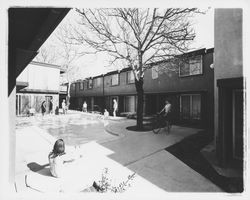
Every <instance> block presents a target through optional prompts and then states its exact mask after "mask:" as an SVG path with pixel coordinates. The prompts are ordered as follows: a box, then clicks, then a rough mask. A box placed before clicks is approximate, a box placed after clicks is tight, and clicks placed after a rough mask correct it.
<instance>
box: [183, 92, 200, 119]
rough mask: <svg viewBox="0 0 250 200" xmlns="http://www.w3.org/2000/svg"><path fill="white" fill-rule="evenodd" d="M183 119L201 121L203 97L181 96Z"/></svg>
mask: <svg viewBox="0 0 250 200" xmlns="http://www.w3.org/2000/svg"><path fill="white" fill-rule="evenodd" d="M180 111H181V117H182V119H192V120H199V119H200V116H201V95H200V94H184V95H181V96H180Z"/></svg>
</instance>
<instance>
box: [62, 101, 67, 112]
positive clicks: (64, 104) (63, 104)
mask: <svg viewBox="0 0 250 200" xmlns="http://www.w3.org/2000/svg"><path fill="white" fill-rule="evenodd" d="M62 110H63V114H65V113H66V103H65V99H63V102H62Z"/></svg>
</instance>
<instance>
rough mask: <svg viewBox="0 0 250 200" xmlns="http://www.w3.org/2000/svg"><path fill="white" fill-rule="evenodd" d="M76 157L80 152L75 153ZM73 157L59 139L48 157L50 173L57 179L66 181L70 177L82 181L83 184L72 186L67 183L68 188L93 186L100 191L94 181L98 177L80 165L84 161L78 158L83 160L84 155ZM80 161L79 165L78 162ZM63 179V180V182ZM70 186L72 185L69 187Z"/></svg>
mask: <svg viewBox="0 0 250 200" xmlns="http://www.w3.org/2000/svg"><path fill="white" fill-rule="evenodd" d="M75 153H76V155H77V153H79V152H75ZM76 155H73V154H66V153H65V144H64V141H63V140H62V139H58V140H57V141H56V142H55V144H54V147H53V150H52V152H50V153H49V155H48V159H49V165H50V172H51V174H52V176H54V177H56V178H63V179H64V178H66V179H65V180H67V177H70V178H71V179H74V180H76V179H79V177H82V178H80V180H82V182H78V183H77V182H75V183H74V184H72V183H71V184H70V183H69V182H68V183H67V187H70V186H72V187H76V186H74V185H76V184H80V185H79V187H78V188H81V187H83V188H84V185H86V182H87V185H89V186H91V184H92V186H93V187H94V188H95V189H96V190H99V189H100V188H99V186H98V185H97V184H96V182H95V181H94V179H95V178H96V176H93V177H91V174H92V173H91V172H90V171H88V170H89V169H87V168H86V169H84V167H83V166H82V165H79V162H80V163H81V162H83V161H81V160H82V159H78V158H82V155H79V154H78V155H77V156H76ZM77 159H78V160H79V162H78V165H77V162H76V160H77ZM73 161H74V163H76V164H75V165H73V163H72V162H73ZM67 163H68V164H67ZM89 175H90V177H89ZM63 179H62V180H63ZM84 179H85V180H84ZM69 184H70V185H69Z"/></svg>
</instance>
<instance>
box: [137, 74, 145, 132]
mask: <svg viewBox="0 0 250 200" xmlns="http://www.w3.org/2000/svg"><path fill="white" fill-rule="evenodd" d="M135 88H136V92H137V112H136V114H137V121H136V126H137V129H139V130H141V129H143V95H144V90H143V78H142V77H141V78H140V79H139V81H138V80H135Z"/></svg>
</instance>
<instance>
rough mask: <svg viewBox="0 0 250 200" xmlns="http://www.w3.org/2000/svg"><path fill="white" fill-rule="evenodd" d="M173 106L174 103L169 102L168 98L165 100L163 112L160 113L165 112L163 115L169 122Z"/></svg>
mask: <svg viewBox="0 0 250 200" xmlns="http://www.w3.org/2000/svg"><path fill="white" fill-rule="evenodd" d="M171 107H172V105H171V104H170V103H169V101H168V100H166V101H165V106H164V107H163V109H162V110H161V112H160V113H159V114H161V113H162V112H164V114H163V116H164V118H165V119H166V121H168V122H169V120H170V119H169V113H170V112H171Z"/></svg>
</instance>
